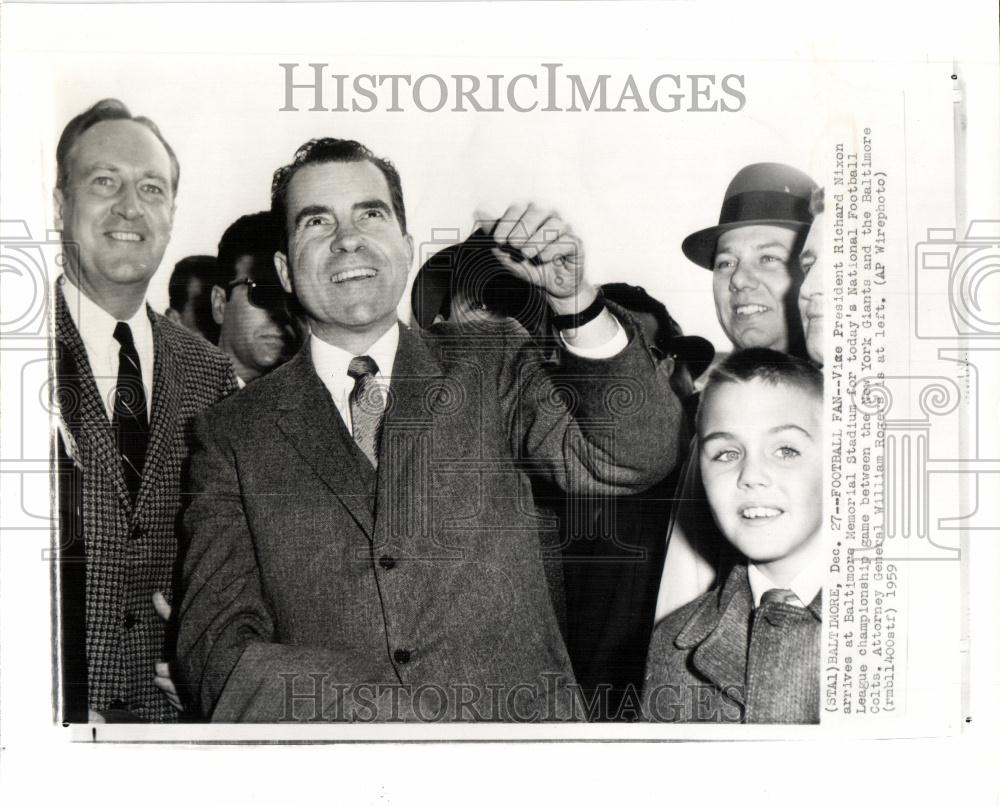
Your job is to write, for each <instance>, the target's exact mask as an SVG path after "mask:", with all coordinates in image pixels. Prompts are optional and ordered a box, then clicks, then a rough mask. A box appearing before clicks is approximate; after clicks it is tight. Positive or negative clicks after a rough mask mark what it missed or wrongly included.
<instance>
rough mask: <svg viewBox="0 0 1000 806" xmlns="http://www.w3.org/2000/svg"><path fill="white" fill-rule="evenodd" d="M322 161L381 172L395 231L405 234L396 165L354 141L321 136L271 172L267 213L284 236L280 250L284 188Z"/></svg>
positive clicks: (285, 241)
mask: <svg viewBox="0 0 1000 806" xmlns="http://www.w3.org/2000/svg"><path fill="white" fill-rule="evenodd" d="M324 162H370V163H372V164H373V165H374V166H375V167H376V168H378V169H379V170H380V171H381V172H382V176H384V177H385V181H386V184H387V185H388V186H389V198H390V201H391V202H392V212H393V214H394V215H395V216H396V220H397V221H398V222H399V228H400V230H402V232H403V234H404V235H405V234H406V207H405V205H404V204H403V184H402V182H401V180H400V178H399V172H398V171H397V170H396V166H395V165H393V164H392V163H391V162H390V161H389V160H387V159H382V158H381V157H376V156H375V155H374V154H373V153H372V152H371V151H369V150H368V148H367V147H366V146H364V145H362V144H361V143H359V142H358V141H357V140H341V139H338V138H336V137H321V138H318V139H315V140H310V141H309V142H307V143H304V144H302V145H301V146H299V148H298V150H297V151H296V152H295V157H294V158H293V159H292V161H291V162H290V163H289V164H288V165H283V166H282V167H281V168H278V170H276V171H275V172H274V178H273V179H272V180H271V213H272V214H273V215H274V217H275V219H276V220H277V221H279V222H280V223H281V225H282V230H283V232H284V237H283V238H282V248H283V249H285V250H287V248H288V230H287V226H286V223H287V221H288V207H287V202H288V186H289V185H290V184H291V183H292V177H294V176H295V174H296V173H298V171H299V169H301V168H304V167H305V166H306V165H318V164H322V163H324Z"/></svg>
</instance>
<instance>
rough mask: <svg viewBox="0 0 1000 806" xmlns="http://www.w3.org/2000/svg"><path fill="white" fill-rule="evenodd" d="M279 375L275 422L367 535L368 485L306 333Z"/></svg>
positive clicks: (371, 529) (369, 526)
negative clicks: (310, 350)
mask: <svg viewBox="0 0 1000 806" xmlns="http://www.w3.org/2000/svg"><path fill="white" fill-rule="evenodd" d="M282 380H283V383H282V387H281V390H280V393H279V399H278V412H277V424H278V428H279V429H280V431H281V433H282V434H283V435H284V436H285V438H286V439H287V440H288V441H289V442H290V443H291V445H292V446H293V447H294V448H295V450H296V451H298V453H299V455H300V456H301V457H302V458H303V459H304V460H305V462H306V463H307V464H308V465H309V466H310V467H311V468H312V469H313V470H314V471H315V472H316V474H317V475H318V476H319V477H320V479H322V480H323V483H324V484H326V486H327V487H329V488H330V490H331V492H333V494H334V495H336V496H337V497H338V498H339V499H340V500H341V502H342V503H343V504H344V506H345V507H346V508H347V510H348V512H350V513H351V516H352V517H353V518H354V520H355V521H356V522H357V524H358V526H359V527H361V529H362V530H363V531H364V532H365V534H366V535H367V537H368V539H369V540H371V539H372V535H373V533H374V517H373V515H372V511H371V507H370V505H369V504H368V491H367V490H366V489H365V487H364V485H363V484H362V482H361V479H360V476H359V472H358V470H357V466H356V463H355V459H354V457H353V456H352V455H351V454H350V453H349V451H348V450H347V444H348V443H347V442H346V441H345V440H349V439H351V438H352V437H351V435H350V434H348V433H347V426H345V425H344V420H343V418H342V417H341V416H340V413H339V412H338V411H337V407H336V406H335V405H334V403H333V400H332V399H331V398H330V393H329V392H328V391H327V388H326V387H325V386H324V385H323V382H322V381H321V380H320V379H319V376H318V375H317V374H316V370H315V368H314V367H313V362H312V357H311V355H310V352H309V341H308V339H307V340H306V343H305V345H304V346H303V347H302V349H301V350H299V352H298V355H296V356H295V357H294V358H293V359H292V360H291V361H289V362H288V365H287V371H286V373H285V376H284V378H283V379H282Z"/></svg>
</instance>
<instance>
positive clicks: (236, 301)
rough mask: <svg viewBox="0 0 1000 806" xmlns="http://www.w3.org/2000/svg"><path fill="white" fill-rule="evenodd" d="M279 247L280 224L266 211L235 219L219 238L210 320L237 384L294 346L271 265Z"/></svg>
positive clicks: (262, 371)
mask: <svg viewBox="0 0 1000 806" xmlns="http://www.w3.org/2000/svg"><path fill="white" fill-rule="evenodd" d="M280 248H281V229H280V227H276V226H275V224H274V220H273V219H272V218H271V215H270V213H267V212H260V213H254V214H253V215H245V216H242V217H241V218H239V219H237V220H236V221H235V222H234V223H233V224H231V225H230V226H229V228H228V229H227V230H226V231H225V233H223V235H222V240H221V241H219V256H218V259H217V262H216V274H215V281H214V284H213V287H212V292H211V311H212V319H213V321H214V322H215V324H216V326H217V327H218V328H219V340H218V345H219V349H221V350H222V351H223V352H224V353H225V354H226V355H228V356H229V360H230V361H232V363H233V369H234V370H235V371H236V377H237V378H238V380H239V384H240V388H242V387H244V386H246V385H247V384H248V383H250V381H253V380H256V379H257V378H259V377H260V376H261V375H265V374H266V373H268V372H270V371H271V370H272V369H274V368H275V367H277V366H279V365H280V364H282V363H284V362H285V361H287V360H288V359H289V358H290V357H291V356H292V355H294V353H295V351H296V350H297V349H298V346H299V339H298V334H297V331H296V328H295V327H294V323H293V319H292V315H291V313H290V312H289V308H288V305H287V303H286V295H285V293H284V291H282V288H281V284H280V282H279V281H278V273H277V271H276V270H275V268H274V253H275V252H277V251H278V250H279V249H280Z"/></svg>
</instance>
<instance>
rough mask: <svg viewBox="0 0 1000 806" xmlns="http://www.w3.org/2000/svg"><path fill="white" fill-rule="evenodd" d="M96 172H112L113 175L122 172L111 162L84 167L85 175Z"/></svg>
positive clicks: (95, 163) (93, 163) (94, 163)
mask: <svg viewBox="0 0 1000 806" xmlns="http://www.w3.org/2000/svg"><path fill="white" fill-rule="evenodd" d="M94 171H111V172H112V173H116V174H117V173H121V170H120V169H119V168H118V166H117V165H112V164H111V163H110V162H101V161H98V162H92V163H90V165H87V166H85V167H84V170H83V172H84V174H92V173H93V172H94Z"/></svg>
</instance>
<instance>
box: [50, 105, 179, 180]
mask: <svg viewBox="0 0 1000 806" xmlns="http://www.w3.org/2000/svg"><path fill="white" fill-rule="evenodd" d="M105 120H131V121H134V122H135V123H138V124H140V125H141V126H145V127H146V128H147V129H149V130H150V131H151V132H152V133H153V134H155V135H156V139H157V140H159V141H160V142H161V143H162V144H163V147H164V148H165V149H166V151H167V156H168V157H170V188H171V192H172V193H173V195H174V196H176V195H177V184H178V183H179V182H180V179H181V166H180V163H179V162H178V161H177V155H176V154H175V153H174V150H173V149H172V148H171V147H170V143H168V142H167V141H166V140H165V139H164V137H163V135H162V134H160V129H159V127H157V125H156V124H155V123H153V121H151V120H150V119H149V118H147V117H142V116H141V115H133V114H132V113H131V112H130V111H129V108H128V107H127V106H125V104H123V103H122V102H121V101H119V100H118V99H117V98H105V99H104V100H102V101H98V102H97V103H96V104H94V105H93V106H92V107H90V108H89V109H87V110H86V111H84V112H81V113H80V114H79V115H77V116H76V117H75V118H73V119H72V120H71V121H70V122H69V123H67V124H66V128H65V129H63V132H62V135H61V136H60V137H59V144H58V145H57V146H56V171H57V173H56V187H57V188H59V190H61V191H64V192H65V190H66V187H67V185H68V184H69V167H70V158H71V156H72V153H73V147H74V146H75V145H76V144H77V141H78V140H79V139H80V138H81V137H82V136H83V134H84V133H85V132H86V131H87V130H88V129H90V128H91V127H92V126H94V125H96V124H98V123H102V122H104V121H105Z"/></svg>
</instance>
